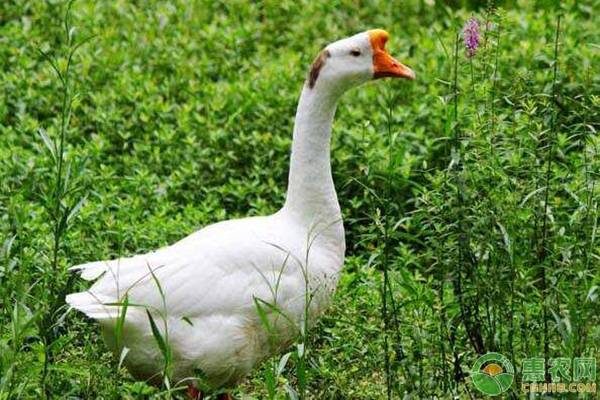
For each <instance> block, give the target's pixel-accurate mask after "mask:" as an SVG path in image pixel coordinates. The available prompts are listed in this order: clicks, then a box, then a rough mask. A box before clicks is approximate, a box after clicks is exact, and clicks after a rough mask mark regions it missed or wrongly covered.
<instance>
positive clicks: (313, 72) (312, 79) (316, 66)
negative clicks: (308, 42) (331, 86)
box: [308, 49, 331, 89]
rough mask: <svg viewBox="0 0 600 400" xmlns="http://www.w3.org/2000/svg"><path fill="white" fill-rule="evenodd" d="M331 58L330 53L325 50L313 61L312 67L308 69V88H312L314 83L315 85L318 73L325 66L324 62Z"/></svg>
mask: <svg viewBox="0 0 600 400" xmlns="http://www.w3.org/2000/svg"><path fill="white" fill-rule="evenodd" d="M329 57H331V53H329V51H327V49H325V50H323V51H321V52H320V53H319V55H318V56H317V58H315V61H313V64H312V67H311V68H310V73H309V74H308V87H309V88H311V89H312V88H314V87H315V83H317V78H319V72H321V68H323V65H325V60H327V59H328V58H329Z"/></svg>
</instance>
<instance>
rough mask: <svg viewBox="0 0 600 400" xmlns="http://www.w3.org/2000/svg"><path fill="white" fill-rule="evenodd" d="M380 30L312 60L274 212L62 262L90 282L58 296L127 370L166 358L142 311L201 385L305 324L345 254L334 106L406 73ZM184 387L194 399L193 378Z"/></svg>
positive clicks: (157, 374)
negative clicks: (129, 252) (147, 247)
mask: <svg viewBox="0 0 600 400" xmlns="http://www.w3.org/2000/svg"><path fill="white" fill-rule="evenodd" d="M387 39H388V33H387V32H385V31H383V30H379V29H377V30H370V31H366V32H362V33H359V34H357V35H354V36H352V37H349V38H346V39H343V40H339V41H337V42H335V43H332V44H330V45H329V46H327V47H326V48H325V49H324V50H322V51H321V53H320V54H319V56H318V57H317V58H316V60H315V61H314V63H313V65H312V68H311V71H310V73H309V75H308V78H307V80H306V82H305V84H304V88H303V90H302V94H301V96H300V101H299V104H298V111H297V113H296V122H295V127H294V135H293V144H292V155H291V163H290V173H289V184H288V191H287V198H286V201H285V205H284V206H283V208H282V209H281V210H280V211H278V212H277V213H275V214H273V215H270V216H266V217H253V218H245V219H237V220H230V221H224V222H219V223H216V224H214V225H210V226H207V227H205V228H203V229H201V230H199V231H197V232H195V233H193V234H191V235H190V236H188V237H186V238H184V239H183V240H181V241H179V242H177V243H175V244H173V245H171V246H168V247H164V248H161V249H159V250H156V251H153V252H150V253H147V254H142V255H137V256H133V257H130V258H121V259H117V260H111V261H97V262H92V263H87V264H83V265H78V266H75V267H72V268H71V269H73V270H76V271H79V273H80V274H81V277H82V278H83V279H86V280H96V282H95V283H94V284H93V286H92V287H91V288H90V289H89V290H88V291H85V292H81V293H73V294H70V295H68V296H67V298H66V301H67V303H68V304H70V305H71V306H72V307H74V308H76V309H78V310H80V311H82V312H84V313H85V314H86V315H87V316H89V317H91V318H94V319H96V320H98V321H99V322H100V325H101V327H102V332H103V336H104V339H105V340H106V342H107V344H108V346H109V347H110V348H111V349H112V350H113V351H114V352H116V353H117V354H119V353H121V349H122V348H123V347H126V348H128V349H129V352H128V354H127V355H126V357H125V360H124V363H125V365H126V366H127V368H128V369H129V370H130V372H131V373H132V374H133V375H134V376H136V377H137V378H140V379H146V380H150V381H157V380H160V378H161V374H162V373H163V369H164V366H165V362H164V358H163V354H162V352H161V350H160V348H159V346H158V345H157V340H156V337H155V336H154V335H153V330H152V326H151V322H150V317H149V316H148V313H149V314H150V315H151V316H152V319H153V320H154V322H155V326H156V328H157V329H158V330H160V332H161V335H162V336H163V337H164V339H165V340H168V346H169V348H170V351H171V355H172V357H171V359H172V370H171V375H172V378H173V379H174V380H175V381H179V380H183V379H186V378H188V379H189V378H190V377H193V376H198V371H202V374H203V375H204V379H205V380H206V381H207V382H206V383H208V384H209V385H210V386H212V387H213V388H222V387H230V386H232V385H235V384H236V383H238V382H239V381H240V380H241V379H242V378H243V377H244V376H245V375H247V374H248V373H249V372H250V371H251V370H252V369H253V367H255V366H256V365H257V364H258V363H259V362H260V361H261V360H263V359H265V358H266V357H268V356H270V355H272V354H273V353H274V352H276V351H279V350H280V349H281V348H283V347H284V346H287V345H289V344H290V343H291V342H292V341H293V340H294V338H295V337H296V335H297V328H298V326H299V325H300V324H301V323H303V322H302V321H305V320H308V321H314V319H315V318H314V317H316V316H317V315H318V314H319V313H320V312H322V311H323V309H324V308H325V306H326V305H327V302H328V300H329V298H330V297H331V294H332V293H333V291H334V289H335V286H336V283H337V279H338V274H339V273H340V270H341V268H342V265H343V263H344V252H345V242H344V227H343V223H342V215H341V212H340V206H339V204H338V200H337V195H336V192H335V188H334V185H333V179H332V176H331V167H330V160H329V156H330V154H329V153H330V137H331V125H332V122H333V117H334V114H335V109H336V103H337V101H338V99H339V98H340V96H341V95H342V94H343V93H344V92H346V91H347V90H348V89H351V88H352V87H355V86H358V85H360V84H362V83H365V82H367V81H369V80H371V79H373V78H380V77H401V78H408V79H414V72H413V71H412V70H411V69H410V68H408V67H406V66H404V65H402V64H401V63H399V62H398V61H396V60H395V59H393V58H392V57H391V56H390V55H389V54H388V53H387V52H386V51H385V48H384V46H385V43H386V41H387ZM158 283H160V287H159V284H158ZM125 299H126V300H127V303H128V307H127V310H126V312H125V314H123V311H124V308H125V307H124V303H125V302H126V301H125ZM257 303H258V304H260V305H262V307H263V310H264V311H270V313H269V318H270V320H271V322H270V324H269V325H272V326H273V327H274V329H273V330H272V332H274V334H273V333H271V334H269V333H268V332H267V329H266V328H265V325H264V324H263V323H262V322H261V319H260V317H259V313H258V311H257V307H258V306H257ZM305 306H306V307H305ZM275 310H279V311H275ZM307 314H308V315H307ZM123 315H124V317H123V318H122V320H124V321H125V323H124V325H123V329H122V332H121V333H120V334H119V335H118V337H117V333H116V331H117V329H116V327H117V325H119V324H118V323H117V321H118V320H119V316H123ZM282 315H283V316H284V317H282ZM305 317H306V319H305ZM192 382H194V381H192ZM188 393H189V394H190V395H192V396H195V397H202V393H200V392H199V391H198V389H196V387H195V383H192V384H191V385H190V387H189V390H188ZM220 396H221V397H220V398H224V399H229V398H230V396H229V395H228V394H222V395H220Z"/></svg>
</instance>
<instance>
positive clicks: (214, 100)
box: [0, 0, 600, 399]
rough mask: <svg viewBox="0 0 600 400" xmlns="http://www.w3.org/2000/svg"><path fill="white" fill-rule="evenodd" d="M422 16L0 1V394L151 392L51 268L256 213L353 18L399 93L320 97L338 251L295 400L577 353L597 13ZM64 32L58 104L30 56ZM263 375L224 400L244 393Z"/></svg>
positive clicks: (438, 384) (593, 150) (445, 390)
mask: <svg viewBox="0 0 600 400" xmlns="http://www.w3.org/2000/svg"><path fill="white" fill-rule="evenodd" d="M435 3H438V2H434V1H407V2H402V3H401V4H396V3H394V2H392V1H374V2H365V3H364V4H359V3H358V2H354V1H343V2H341V3H340V4H333V2H295V1H286V2H271V1H268V2H264V3H263V2H257V3H246V2H227V3H226V4H223V3H217V2H209V1H206V2H202V1H193V2H188V1H183V0H182V1H173V2H166V1H156V2H154V1H133V2H130V1H124V0H118V1H94V2H92V1H84V0H81V1H78V2H76V3H75V5H74V7H73V10H72V13H71V15H72V19H71V24H72V26H74V27H76V28H75V29H74V30H72V31H71V35H70V36H68V37H67V35H65V27H64V26H63V20H64V14H65V12H66V7H65V4H64V3H62V2H59V1H50V0H48V1H45V2H42V1H26V0H15V1H9V2H1V3H0V64H1V68H0V93H1V94H2V95H1V96H0V235H1V243H0V244H2V245H3V246H2V248H1V251H0V256H1V261H0V399H12V398H25V399H37V398H41V397H44V396H45V397H54V398H104V399H109V398H144V397H147V396H150V395H154V396H157V397H161V398H162V397H168V396H169V395H170V394H169V393H166V392H165V389H164V388H162V389H156V388H152V387H150V386H147V385H146V384H144V383H142V382H135V381H134V380H133V379H132V378H131V377H130V376H129V375H128V373H127V372H126V371H125V370H124V369H119V368H118V360H117V359H115V358H113V357H112V355H111V354H109V353H108V351H107V349H106V347H105V346H104V344H103V343H102V340H101V338H100V336H99V333H98V330H97V326H96V325H95V324H94V323H93V322H91V321H89V320H86V319H85V318H84V317H83V316H82V315H80V314H78V313H75V312H68V310H67V309H66V307H64V293H66V292H68V291H69V290H71V289H82V288H84V287H85V284H84V283H83V282H80V281H78V280H77V279H74V278H73V277H69V275H68V274H67V273H66V271H65V270H66V268H67V267H68V266H70V265H73V264H78V263H80V262H84V261H89V260H97V259H106V258H113V257H117V256H119V255H129V254H133V253H139V252H143V251H148V250H151V249H154V248H157V247H159V246H163V245H166V244H168V243H172V242H174V241H176V240H177V239H179V238H181V237H183V236H185V235H187V234H189V233H190V232H192V231H194V230H196V229H198V228H199V227H201V226H204V225H207V224H209V223H212V222H215V221H219V220H224V219H228V218H233V217H238V216H246V215H259V214H267V213H270V212H273V211H275V210H277V209H278V207H280V206H281V205H282V203H283V200H284V195H285V186H286V179H287V165H288V153H289V147H290V139H291V130H292V123H293V116H294V112H295V107H296V101H297V97H298V94H299V90H300V88H301V85H302V82H303V80H304V78H305V74H306V72H307V68H308V66H309V65H310V62H311V61H312V59H313V57H314V56H315V54H317V52H318V51H319V49H320V48H321V47H322V46H324V45H325V44H327V43H328V42H330V41H333V40H334V39H337V38H340V37H344V36H348V35H349V34H352V33H355V32H359V31H362V30H365V29H369V28H374V27H381V28H385V29H387V30H388V31H389V32H390V33H391V40H390V43H389V48H390V50H391V52H392V54H394V55H396V56H397V57H398V58H399V59H400V60H401V61H403V62H405V63H406V64H408V65H410V66H412V67H413V68H414V69H415V71H416V73H417V80H416V81H414V82H413V83H407V82H389V81H380V82H377V83H374V84H370V85H368V87H366V88H363V89H360V90H356V91H354V92H353V93H352V94H351V95H347V96H346V97H345V98H344V99H343V100H342V102H341V104H340V106H339V109H338V114H337V118H336V121H335V125H334V138H333V157H332V159H333V168H334V179H335V181H336V186H337V188H338V197H339V198H340V202H341V205H342V210H343V213H344V218H345V225H346V229H347V247H348V254H347V263H346V267H345V271H344V274H343V276H342V279H341V282H340V286H339V290H338V292H337V294H336V297H335V300H334V303H333V306H332V307H331V309H330V310H329V312H328V313H327V315H326V316H325V317H324V318H323V319H322V321H321V322H320V323H319V325H318V326H317V328H315V329H314V330H313V331H311V332H310V334H309V336H310V346H309V353H308V356H307V359H308V361H309V362H308V365H307V369H306V371H305V372H306V382H307V384H308V387H307V388H308V389H307V398H315V399H322V398H326V399H382V398H386V397H388V396H391V397H393V398H400V397H407V398H430V397H433V396H437V397H438V398H452V396H456V397H460V398H462V397H467V398H468V397H471V396H472V397H477V396H478V394H477V392H476V390H475V389H474V387H473V385H472V383H471V381H470V378H468V371H469V369H470V367H471V365H472V364H473V362H474V361H475V359H476V358H477V354H478V353H481V354H482V353H485V352H487V351H499V352H501V353H503V354H504V355H506V356H507V357H508V358H509V359H510V360H511V361H512V362H513V364H514V365H515V367H516V370H517V377H516V380H517V384H519V383H520V379H521V378H520V375H519V374H520V371H521V367H522V361H523V359H524V358H525V357H534V356H538V357H544V358H546V359H547V360H549V359H550V358H552V357H558V356H563V357H577V356H587V357H598V346H599V344H600V328H599V326H600V313H599V312H598V310H599V309H600V304H599V299H598V292H599V291H598V285H599V284H600V272H599V271H600V268H599V265H600V244H599V243H600V239H599V238H598V237H599V236H600V230H599V229H598V222H599V212H600V210H599V201H598V200H599V199H600V195H599V194H598V193H600V187H599V186H600V154H599V150H600V138H599V137H598V134H597V130H598V129H599V128H600V118H599V116H598V110H599V106H600V75H599V74H598V65H599V61H600V27H599V26H598V23H597V15H595V12H597V11H598V10H599V9H600V3H598V1H584V2H556V4H555V3H554V2H550V1H517V2H509V3H508V4H506V5H505V8H504V9H497V10H490V9H486V7H483V6H482V7H480V8H477V7H475V6H476V4H470V3H469V2H466V3H465V4H463V6H464V8H462V7H459V4H454V3H452V4H451V6H442V5H440V4H435ZM456 3H459V2H456ZM559 3H560V5H558V4H559ZM468 7H474V8H468ZM471 16H476V17H477V18H478V19H479V20H480V21H481V23H482V31H484V32H482V40H481V44H480V48H479V50H478V52H477V54H476V55H475V56H474V57H473V58H468V57H467V56H466V54H465V51H464V48H463V44H462V42H459V43H457V45H456V46H455V41H456V39H457V34H458V33H460V31H461V29H462V26H463V24H464V22H465V21H466V20H467V19H468V18H469V17H471ZM559 16H560V27H558V26H557V22H558V18H559ZM486 22H487V23H486ZM557 28H558V35H557ZM69 38H70V39H69ZM86 38H90V39H89V41H87V42H86V43H85V44H83V45H82V46H81V47H80V48H79V49H78V50H77V52H76V54H75V55H74V57H73V62H72V64H71V66H70V74H69V76H70V80H69V81H67V82H66V83H67V85H68V86H67V87H68V88H69V89H68V90H67V91H65V90H64V86H63V85H62V84H61V81H60V79H59V78H58V77H57V74H56V73H55V72H54V71H53V69H52V66H51V64H50V62H49V61H48V58H51V59H55V60H56V64H55V66H56V67H57V69H58V70H59V71H63V72H64V71H65V70H66V68H67V58H68V54H69V53H68V52H69V48H70V47H71V48H72V47H73V45H74V44H75V43H79V42H81V41H82V40H84V39H86ZM557 38H558V40H557ZM459 40H460V38H459ZM69 41H72V43H70V45H71V46H70V47H69ZM61 73H62V72H61ZM64 78H65V79H66V75H65V76H64ZM75 93H78V95H77V96H75ZM72 97H74V99H73V102H72V107H71V109H70V111H71V113H70V119H69V118H67V119H64V118H63V116H64V115H65V110H66V109H67V108H68V105H69V104H71V103H70V101H67V102H64V100H65V99H67V100H69V99H71V98H72ZM384 283H385V284H384ZM384 303H385V307H382V306H383V304H384ZM290 351H292V352H295V348H292V349H291V350H290ZM278 360H279V358H278V359H277V360H274V362H278ZM295 360H296V358H295V357H292V358H291V359H290V361H289V363H288V364H287V365H286V368H285V370H284V371H283V373H282V375H281V376H280V377H278V378H277V382H276V384H277V388H276V389H277V393H278V394H277V396H279V397H280V398H286V397H287V396H288V395H287V394H286V393H287V392H288V390H287V389H286V387H292V388H296V389H297V388H298V385H299V382H298V369H297V366H296V362H295ZM266 371H267V370H266V369H261V370H258V371H256V373H254V374H253V375H252V376H251V377H249V379H248V381H247V383H246V384H244V385H243V386H242V387H240V388H238V390H237V391H236V392H235V393H236V395H237V396H238V397H239V398H241V399H252V398H256V399H262V398H267V385H266V383H265V376H266V375H265V374H266V373H267V372H266ZM512 396H516V397H521V396H522V393H521V392H520V391H519V389H518V386H517V385H513V391H512ZM301 397H302V395H301Z"/></svg>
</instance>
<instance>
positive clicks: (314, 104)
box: [283, 84, 341, 224]
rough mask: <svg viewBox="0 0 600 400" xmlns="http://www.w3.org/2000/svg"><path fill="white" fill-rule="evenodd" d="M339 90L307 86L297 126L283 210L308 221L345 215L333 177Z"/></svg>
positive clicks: (325, 221)
mask: <svg viewBox="0 0 600 400" xmlns="http://www.w3.org/2000/svg"><path fill="white" fill-rule="evenodd" d="M338 98H339V92H338V91H336V90H330V88H329V87H328V86H326V85H319V84H317V85H315V86H314V87H313V88H312V89H311V88H309V87H308V85H307V84H305V85H304V88H303V90H302V94H301V95H300V101H299V103H298V110H297V112H296V121H295V125H294V136H293V141H292V156H291V161H290V174H289V181H288V190H287V197H286V202H285V205H284V207H283V211H284V212H287V213H290V214H292V215H293V216H294V217H295V218H298V219H299V220H300V221H302V222H305V223H307V224H313V223H318V222H324V223H331V222H333V221H335V220H336V219H338V220H339V219H340V218H341V212H340V206H339V204H338V200H337V195H336V193H335V187H334V185H333V178H332V176H331V163H330V147H331V146H330V141H331V125H332V123H333V117H334V115H335V108H336V105H337V100H338Z"/></svg>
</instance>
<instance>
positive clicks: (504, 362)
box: [471, 353, 515, 396]
mask: <svg viewBox="0 0 600 400" xmlns="http://www.w3.org/2000/svg"><path fill="white" fill-rule="evenodd" d="M514 377H515V370H514V368H513V366H512V364H511V363H510V361H508V358H506V357H504V356H503V355H502V354H499V353H487V354H485V355H483V356H481V357H479V358H478V359H477V361H475V364H474V365H473V368H471V379H472V380H473V384H474V385H475V387H476V388H477V390H479V391H480V392H481V393H484V394H487V395H490V396H497V395H499V394H500V393H504V392H506V391H507V390H508V389H509V388H510V385H512V382H513V379H514Z"/></svg>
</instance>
